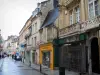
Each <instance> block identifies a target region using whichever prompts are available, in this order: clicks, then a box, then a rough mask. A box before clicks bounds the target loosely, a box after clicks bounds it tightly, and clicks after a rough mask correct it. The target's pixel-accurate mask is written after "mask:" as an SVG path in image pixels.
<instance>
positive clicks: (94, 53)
mask: <svg viewBox="0 0 100 75" xmlns="http://www.w3.org/2000/svg"><path fill="white" fill-rule="evenodd" d="M91 61H92V72H94V73H98V72H99V45H98V38H97V37H93V38H92V39H91Z"/></svg>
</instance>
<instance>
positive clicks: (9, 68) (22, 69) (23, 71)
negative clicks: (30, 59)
mask: <svg viewBox="0 0 100 75" xmlns="http://www.w3.org/2000/svg"><path fill="white" fill-rule="evenodd" d="M0 75H43V74H41V73H40V72H38V71H35V70H33V69H32V68H30V67H28V66H26V65H24V64H22V63H21V62H19V61H14V60H12V59H11V58H5V59H4V62H3V65H2V67H1V71H0Z"/></svg>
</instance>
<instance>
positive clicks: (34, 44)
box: [34, 37, 37, 47]
mask: <svg viewBox="0 0 100 75" xmlns="http://www.w3.org/2000/svg"><path fill="white" fill-rule="evenodd" d="M36 40H37V38H36V37H34V45H35V47H36Z"/></svg>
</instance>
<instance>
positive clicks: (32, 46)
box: [32, 38, 33, 47]
mask: <svg viewBox="0 0 100 75" xmlns="http://www.w3.org/2000/svg"><path fill="white" fill-rule="evenodd" d="M32 47H33V38H32Z"/></svg>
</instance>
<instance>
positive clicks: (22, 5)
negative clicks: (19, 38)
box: [0, 0, 45, 39]
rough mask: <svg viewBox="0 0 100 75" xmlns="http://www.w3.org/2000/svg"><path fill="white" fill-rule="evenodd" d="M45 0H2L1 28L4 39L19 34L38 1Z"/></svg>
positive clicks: (0, 10)
mask: <svg viewBox="0 0 100 75" xmlns="http://www.w3.org/2000/svg"><path fill="white" fill-rule="evenodd" d="M41 1H45V0H0V29H1V33H2V36H3V38H4V39H7V36H9V35H19V32H20V30H21V29H22V27H23V26H24V24H25V22H26V21H27V19H28V18H29V17H30V16H31V14H32V11H33V10H34V9H35V8H36V7H37V3H38V2H41Z"/></svg>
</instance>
